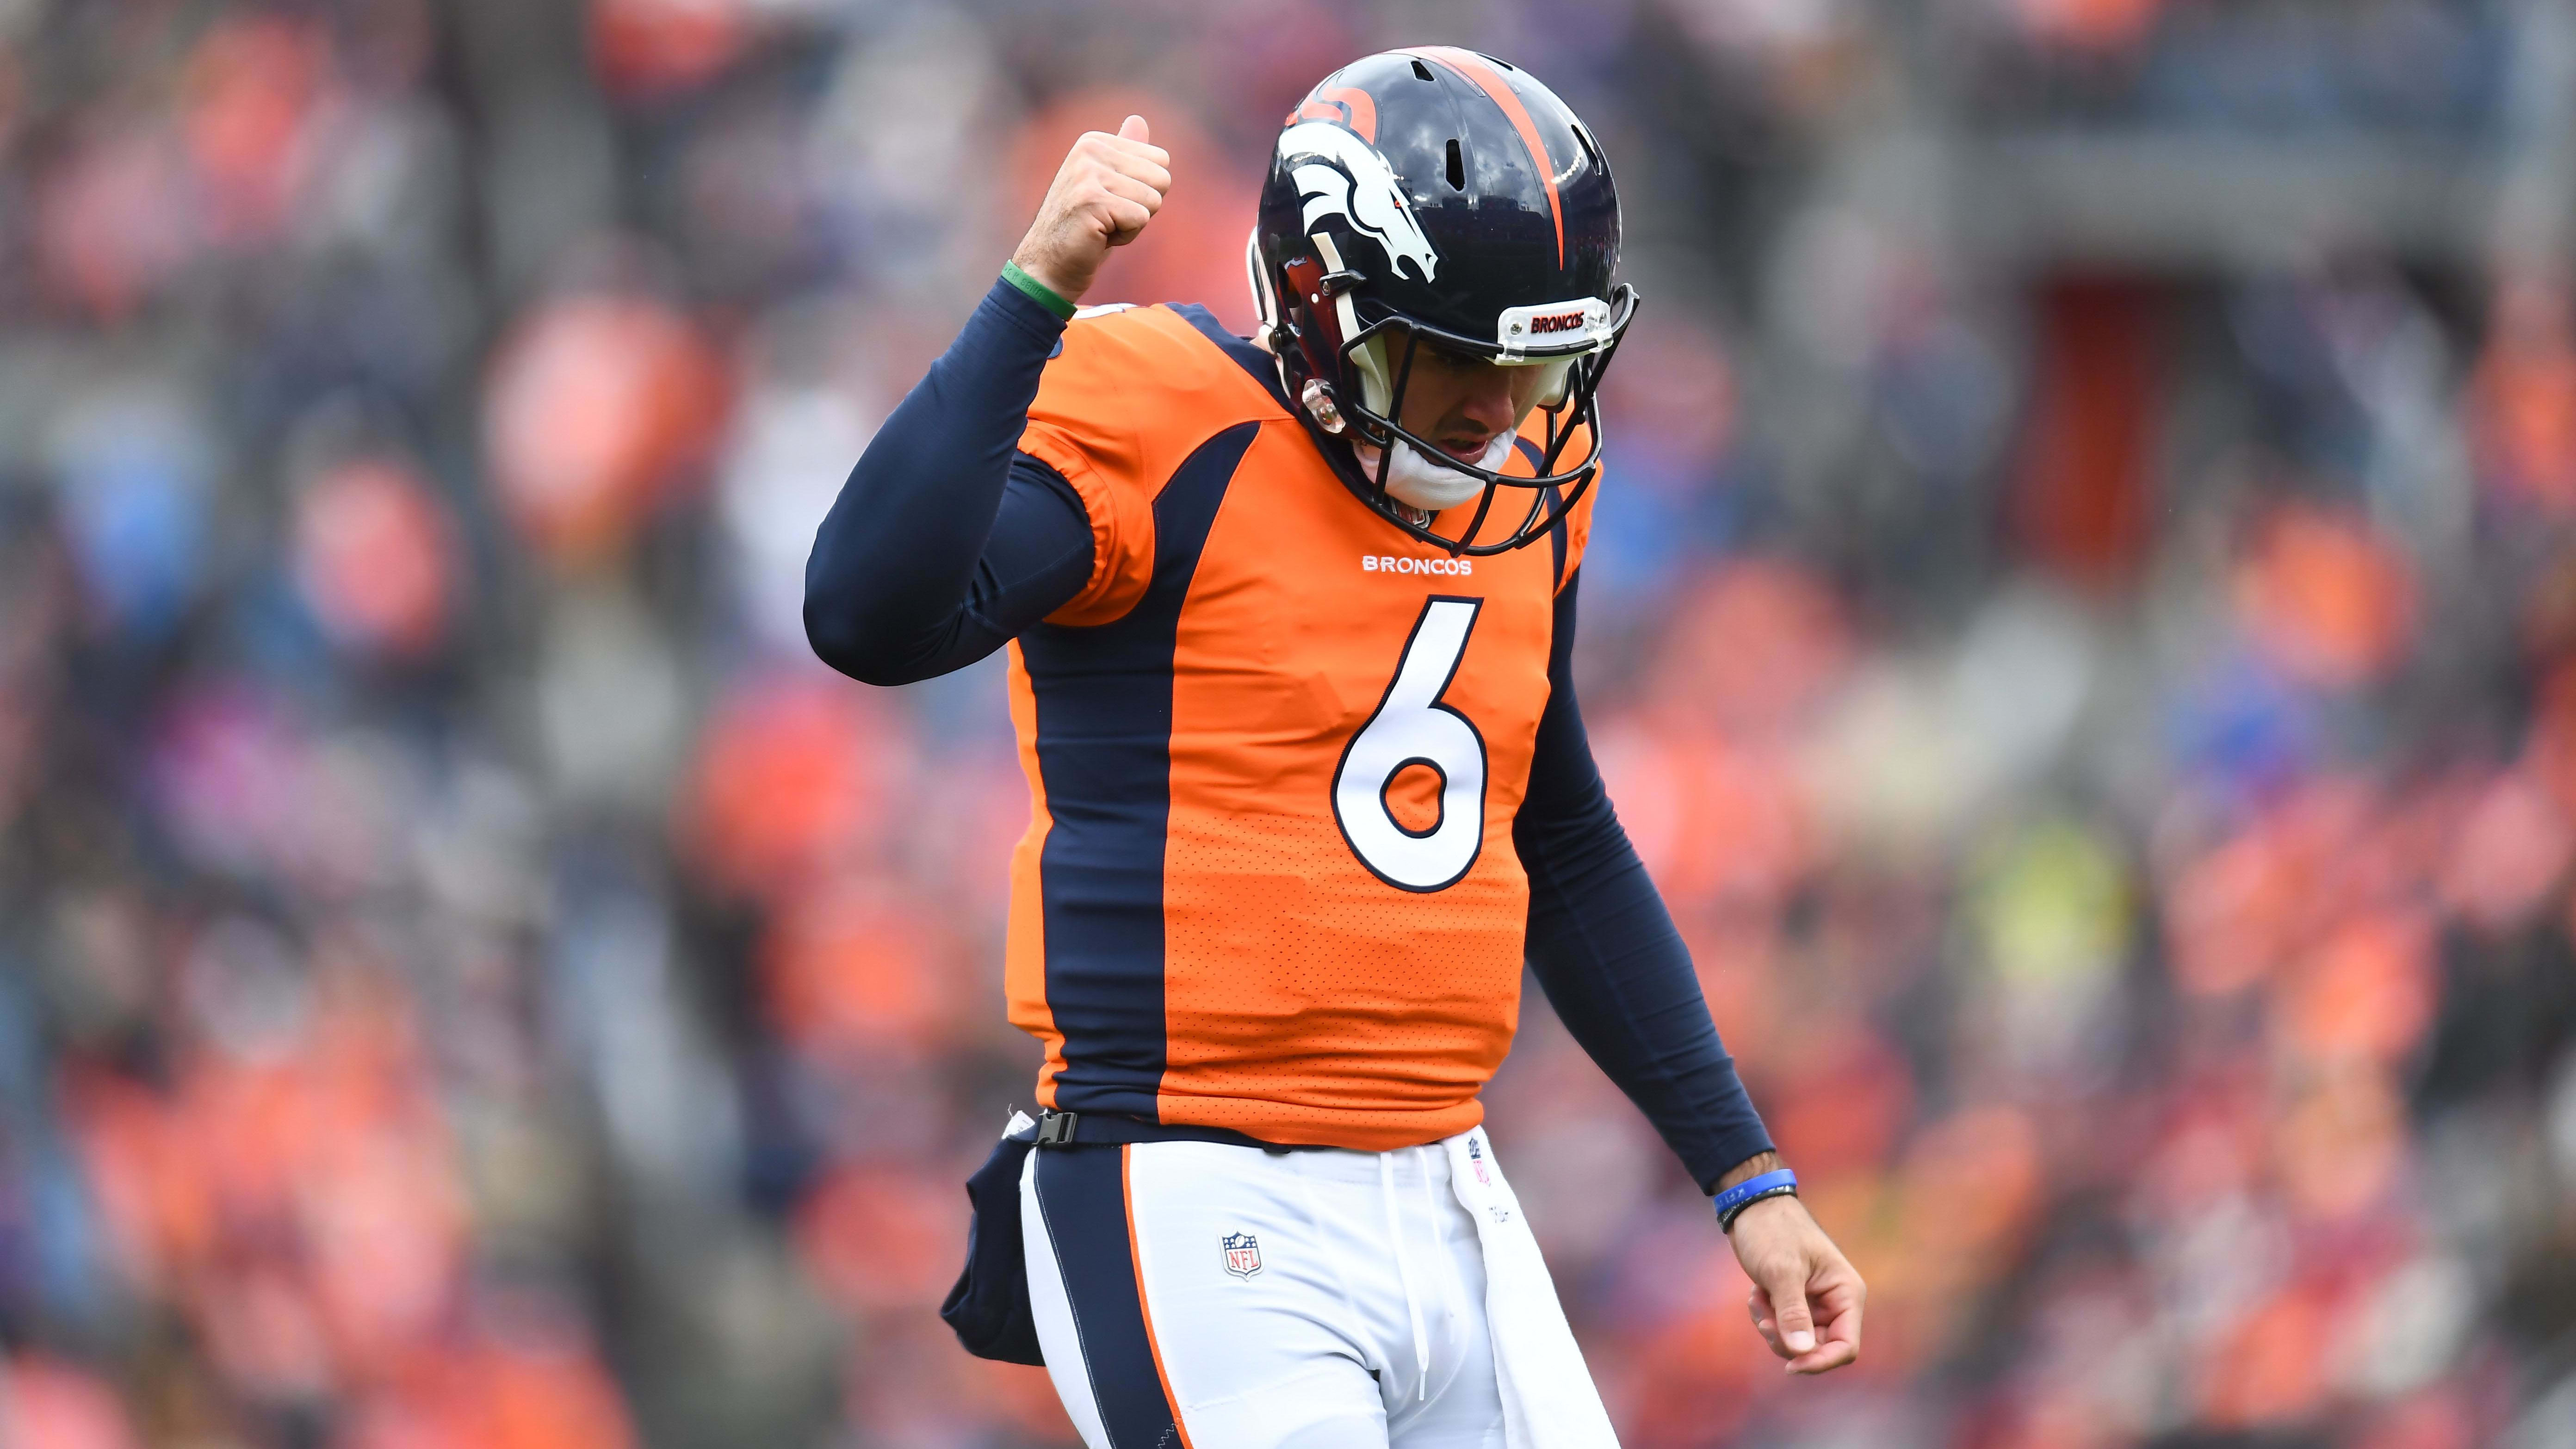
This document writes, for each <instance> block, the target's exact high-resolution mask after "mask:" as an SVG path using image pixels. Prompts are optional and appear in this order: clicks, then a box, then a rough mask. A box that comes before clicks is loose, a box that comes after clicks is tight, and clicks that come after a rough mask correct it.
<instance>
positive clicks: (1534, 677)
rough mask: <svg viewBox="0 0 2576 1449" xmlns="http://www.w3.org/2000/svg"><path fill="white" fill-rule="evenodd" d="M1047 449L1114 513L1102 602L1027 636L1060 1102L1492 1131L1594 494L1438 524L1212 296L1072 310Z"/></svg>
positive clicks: (1034, 421) (1104, 534) (1391, 1141)
mask: <svg viewBox="0 0 2576 1449" xmlns="http://www.w3.org/2000/svg"><path fill="white" fill-rule="evenodd" d="M1539 421H1540V415H1537V414H1533V415H1532V426H1531V427H1530V428H1528V429H1525V435H1524V438H1523V440H1522V441H1521V444H1520V446H1519V448H1518V450H1517V453H1518V456H1517V457H1516V460H1515V462H1514V464H1513V471H1515V472H1518V473H1520V474H1522V475H1523V476H1529V474H1530V472H1531V464H1532V462H1533V460H1534V459H1535V457H1536V449H1535V448H1534V447H1533V446H1532V445H1531V442H1530V437H1531V436H1532V435H1534V434H1535V432H1536V424H1537V423H1538V422H1539ZM1576 446H1580V443H1579V441H1578V443H1577V444H1576ZM1019 448H1020V450H1021V451H1022V452H1023V453H1026V454H1027V455H1029V456H1030V457H1033V458H1035V459H1037V460H1038V461H1040V462H1042V463H1044V464H1046V465H1047V466H1048V467H1050V468H1052V469H1053V470H1054V471H1055V472H1057V473H1058V474H1060V475H1061V476H1062V477H1063V478H1064V479H1065V481H1066V482H1067V483H1069V484H1070V485H1071V486H1072V488H1073V489H1074V490H1075V492H1076V493H1077V494H1078V495H1079V496H1080V498H1081V500H1082V503H1083V507H1084V511H1085V512H1086V513H1087V514H1088V516H1089V519H1090V523H1091V528H1092V535H1093V550H1092V570H1091V575H1090V578H1089V579H1088V580H1087V581H1086V583H1085V585H1084V587H1083V588H1082V590H1081V592H1080V593H1079V594H1078V595H1076V597H1074V598H1073V599H1072V600H1071V601H1070V602H1068V603H1066V604H1065V605H1063V606H1062V607H1061V608H1059V609H1057V610H1056V611H1055V613H1053V614H1052V615H1050V616H1049V617H1048V618H1047V620H1046V622H1044V623H1043V624H1040V625H1038V626H1036V627H1034V628H1031V629H1029V630H1027V631H1025V632H1024V633H1022V634H1021V635H1020V637H1019V638H1018V639H1017V640H1015V641H1014V642H1013V643H1012V645H1011V647H1010V651H1009V657H1010V669H1009V678H1010V699H1011V716H1012V721H1013V724H1014V727H1015V729H1016V732H1017V735H1018V740H1019V750H1020V758H1021V763H1022V766H1023V768H1024V769H1025V770H1026V772H1027V775H1028V779H1029V786H1030V794H1031V812H1030V813H1031V819H1030V824H1029V828H1028V831H1027V834H1026V835H1025V836H1024V837H1023V838H1022V839H1021V841H1020V842H1019V844H1018V846H1017V848H1016V850H1015V852H1014V855H1013V861H1012V873H1011V905H1010V925H1009V940H1008V947H1007V966H1006V985H1007V992H1008V995H1009V1000H1010V1014H1011V1020H1012V1022H1013V1023H1014V1024H1015V1025H1017V1026H1019V1027H1020V1028H1022V1029H1023V1030H1025V1031H1028V1032H1029V1033H1031V1034H1032V1035H1034V1036H1035V1037H1036V1038H1037V1039H1038V1040H1039V1041H1040V1042H1041V1043H1043V1045H1044V1047H1045V1050H1046V1060H1045V1065H1044V1066H1043V1068H1042V1069H1041V1071H1040V1075H1039V1086H1038V1100H1039V1101H1040V1102H1041V1103H1043V1104H1044V1105H1047V1106H1049V1107H1052V1108H1055V1109H1057V1110H1060V1111H1068V1112H1082V1111H1103V1112H1118V1113H1125V1114H1129V1115H1132V1116H1136V1117H1140V1118H1144V1119H1146V1120H1149V1121H1159V1122H1164V1123H1173V1124H1188V1125H1194V1126H1209V1127H1222V1128H1229V1129H1232V1130H1235V1131H1239V1132H1244V1133H1247V1134H1250V1135H1252V1136H1254V1137H1258V1138H1262V1139H1264V1140H1268V1141H1278V1142H1300V1143H1319V1144H1324V1145H1329V1146H1338V1147H1349V1148H1356V1149H1361V1150H1370V1151H1382V1150H1387V1149H1392V1148H1396V1147H1403V1146H1410V1145H1414V1144H1419V1143H1424V1142H1431V1141H1436V1140H1438V1139H1440V1138H1443V1137H1447V1136H1451V1135H1453V1134H1455V1133H1458V1132H1462V1131H1465V1130H1467V1129H1468V1128H1470V1127H1473V1126H1475V1125H1477V1124H1478V1122H1479V1121H1480V1120H1481V1116H1482V1111H1481V1107H1480V1105H1479V1103H1478V1102H1477V1100H1476V1094H1477V1092H1478V1091H1479V1090H1480V1089H1481V1088H1482V1086H1483V1085H1484V1083H1485V1082H1486V1081H1487V1080H1488V1079H1489V1078H1490V1077H1491V1076H1492V1074H1493V1072H1494V1070H1495V1068H1496V1067H1497V1066H1499V1065H1500V1064H1501V1062H1502V1059H1503V1056H1504V1054H1505V1052H1506V1051H1507V1050H1508V1049H1509V1047H1510V1043H1511V1038H1512V1035H1513V1031H1514V1029H1515V1027H1516V1025H1517V1022H1518V1017H1519V1007H1520V982H1521V967H1522V947H1523V938H1524V930H1525V926H1526V921H1527V916H1528V909H1529V884H1528V880H1527V878H1526V877H1525V876H1524V875H1523V873H1522V869H1521V863H1520V861H1519V859H1518V857H1517V855H1516V854H1515V852H1514V850H1513V847H1512V819H1513V814H1514V812H1515V810H1516V809H1517V808H1518V806H1519V805H1520V802H1521V799H1522V795H1523V792H1524V790H1525V788H1526V786H1527V783H1528V778H1529V769H1530V761H1531V756H1532V746H1533V740H1534V737H1535V735H1536V732H1537V728H1538V724H1539V719H1540V715H1541V713H1542V712H1543V711H1544V709H1545V708H1546V705H1547V701H1548V692H1549V684H1548V672H1547V671H1548V658H1549V649H1550V646H1551V643H1552V642H1553V641H1552V631H1553V627H1554V624H1553V621H1554V617H1555V611H1554V608H1553V604H1554V600H1555V596H1556V594H1557V591H1558V590H1559V589H1560V588H1561V587H1562V586H1563V584H1564V581H1565V580H1566V579H1567V578H1568V577H1570V576H1571V575H1572V573H1573V571H1574V569H1575V567H1576V566H1577V565H1578V564H1579V563H1580V561H1581V557H1582V553H1583V547H1584V542H1585V540H1586V538H1587V537H1588V534H1589V530H1590V523H1591V502H1592V499H1591V496H1590V494H1589V493H1587V494H1586V496H1585V497H1584V498H1582V499H1581V500H1579V501H1578V502H1577V504H1576V506H1575V507H1574V508H1573V509H1572V510H1571V512H1570V513H1569V515H1568V518H1567V521H1566V526H1565V527H1563V528H1561V529H1559V530H1557V531H1555V532H1554V533H1553V534H1551V536H1550V538H1549V540H1548V541H1547V542H1543V543H1539V544H1534V545H1532V546H1530V547H1526V548H1522V549H1519V550H1515V551H1513V552H1510V553H1506V554H1500V555H1495V556H1491V557H1486V558H1452V557H1450V556H1448V555H1447V554H1445V553H1443V552H1441V551H1440V550H1438V549H1435V548H1432V547H1429V546H1427V545H1424V544H1421V543H1419V542H1417V541H1415V540H1413V539H1411V538H1409V537H1407V536H1406V535H1404V534H1403V533H1401V532H1399V531H1398V530H1397V529H1395V528H1394V527H1393V526H1392V525H1391V524H1389V523H1387V522H1386V521H1385V520H1384V519H1382V518H1380V517H1379V516H1378V515H1377V514H1376V513H1375V512H1373V511H1372V510H1371V509H1369V508H1368V507H1367V506H1366V505H1364V504H1362V503H1361V502H1360V501H1359V500H1358V499H1357V498H1355V497H1353V496H1352V495H1351V493H1350V492H1349V491H1348V490H1347V489H1346V488H1345V487H1344V485H1343V484H1342V482H1341V481H1340V479H1339V477H1338V476H1337V475H1336V474H1335V473H1334V472H1333V470H1332V468H1331V467H1330V466H1329V465H1328V464H1327V463H1326V461H1325V460H1324V458H1323V457H1322V456H1321V454H1320V453H1319V452H1318V451H1317V448H1316V445H1315V442H1314V441H1313V439H1312V438H1311V437H1310V436H1309V435H1308V433H1307V431H1306V429H1305V427H1304V426H1303V425H1302V424H1301V423H1300V422H1299V421H1298V420H1297V419H1296V418H1295V417H1294V416H1293V415H1292V414H1291V413H1290V412H1289V410H1288V407H1287V404H1286V400H1285V399H1284V398H1283V397H1282V396H1281V394H1280V393H1279V391H1278V385H1277V382H1276V373H1275V370H1274V369H1273V366H1272V363H1271V359H1270V358H1269V357H1268V355H1267V354H1264V353H1262V352H1261V351H1259V350H1258V349H1257V348H1254V347H1252V346H1251V345H1250V344H1249V343H1246V342H1244V341H1243V340H1242V339H1239V338H1235V337H1233V336H1231V335H1230V334H1228V333H1226V332H1225V331H1224V330H1223V328H1222V327H1221V326H1220V325H1219V324H1217V323H1216V321H1215V320H1214V319H1213V318H1212V317H1210V316H1209V315H1208V314H1207V313H1206V312H1205V311H1204V310H1203V309H1199V308H1195V307H1171V306H1156V307H1139V308H1130V309H1123V310H1116V311H1107V312H1104V313H1100V314H1086V315H1085V316H1083V317H1081V318H1079V319H1077V320H1076V321H1075V322H1074V323H1073V324H1072V325H1071V326H1070V327H1069V328H1067V329H1066V331H1065V334H1064V338H1063V341H1062V344H1061V347H1060V349H1059V351H1058V352H1057V353H1056V354H1055V355H1053V356H1052V357H1051V358H1050V359H1049V361H1048V362H1047V364H1046V367H1045V370H1044V372H1043V374H1042V378H1041V381H1040V384H1039V388H1038V394H1037V398H1036V401H1035V403H1034V405H1033V406H1032V407H1031V408H1030V410H1029V413H1028V422H1027V426H1026V429H1025V431H1024V433H1023V434H1022V436H1021V439H1020V443H1019ZM1533 496H1535V495H1533ZM1510 501H1511V496H1510V494H1508V493H1507V494H1505V495H1504V496H1503V497H1502V498H1501V499H1498V500H1497V505H1496V506H1497V510H1498V511H1500V510H1501V509H1502V508H1503V507H1504V506H1505V505H1506V504H1508V503H1509V502H1510ZM1466 517H1467V515H1465V514H1461V515H1459V516H1456V517H1451V518H1444V519H1443V520H1442V526H1443V528H1444V529H1445V530H1449V531H1452V532H1454V531H1455V529H1456V528H1458V527H1459V526H1461V525H1463V523H1464V522H1465V519H1466ZM1518 521H1519V519H1518V518H1517V517H1513V518H1510V519H1502V520H1489V524H1488V529H1489V532H1488V534H1487V536H1500V535H1499V529H1500V528H1504V527H1508V526H1510V525H1512V524H1515V523H1517V522H1518Z"/></svg>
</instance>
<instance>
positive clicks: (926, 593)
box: [805, 282, 1064, 683]
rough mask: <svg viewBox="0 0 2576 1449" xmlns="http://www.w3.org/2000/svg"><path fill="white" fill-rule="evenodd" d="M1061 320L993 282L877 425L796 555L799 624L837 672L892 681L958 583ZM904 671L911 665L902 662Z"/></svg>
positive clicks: (941, 615)
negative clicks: (806, 553) (801, 576)
mask: <svg viewBox="0 0 2576 1449" xmlns="http://www.w3.org/2000/svg"><path fill="white" fill-rule="evenodd" d="M1063 331H1064V323H1063V321H1062V320H1061V319H1060V318H1058V317H1057V316H1055V314H1053V313H1052V312H1050V311H1048V310H1047V309H1046V308H1044V307H1042V306H1040V305H1039V304H1038V303H1037V302H1035V301H1033V300H1031V299H1030V298H1029V297H1028V296H1027V295H1026V294H1025V293H1023V292H1021V291H1020V290H1019V289H1018V288H1016V287H1014V286H1011V285H1010V284H1008V283H1002V282H997V283H995V284H994V288H993V290H992V291H991V292H990V293H988V294H987V295H986V296H985V298H984V301H983V302H982V304H980V305H979V306H977V307H976V309H975V313H974V315H973V316H972V317H971V318H969V319H968V320H967V323H966V326H965V328H964V329H963V330H962V331H960V332H959V333H958V336H957V340H956V342H954V343H953V344H951V345H950V347H949V349H948V351H947V352H946V353H944V354H943V355H942V356H941V357H940V359H939V360H938V361H937V362H935V363H933V364H932V365H931V368H930V372H929V374H928V375H927V376H925V377H924V378H923V379H922V380H921V383H920V384H919V385H918V386H916V387H915V388H913V390H912V392H911V393H910V394H909V395H908V396H906V397H905V398H904V400H903V402H902V404H901V405H899V406H898V407H896V409H895V410H894V413H893V414H892V415H891V416H890V417H888V418H887V419H886V421H885V425H884V426H883V427H881V428H879V429H878V430H877V435H876V437H875V438H874V440H872V441H871V442H870V443H869V444H868V447H867V451H866V452H865V453H864V454H863V455H862V456H861V457H860V459H859V462H858V466H856V467H855V468H853V469H851V471H850V476H849V480H848V481H847V482H845V483H844V484H843V485H842V487H841V493H840V496H839V497H838V498H837V499H835V500H834V501H833V504H832V509H831V512H830V513H829V514H828V515H826V516H825V518H824V520H823V525H822V527H821V528H820V529H819V530H818V531H817V532H816V534H815V537H814V552H813V555H812V556H811V557H810V558H809V559H808V560H807V562H806V565H805V632H806V637H807V639H808V640H809V641H810V642H811V643H812V644H813V646H814V652H815V653H816V654H817V655H819V656H820V657H821V658H822V659H823V660H824V662H826V663H828V664H830V665H831V666H832V667H833V668H835V669H838V670H840V671H842V672H843V673H845V674H850V675H853V676H855V677H857V678H860V679H864V680H867V681H869V682H870V683H896V682H900V680H901V677H902V676H904V675H905V674H907V673H909V672H910V671H911V670H913V669H915V668H917V667H918V664H919V660H920V658H921V656H922V653H923V648H924V641H925V640H928V639H932V638H933V637H934V636H936V635H937V634H939V633H940V632H941V631H942V630H943V629H946V628H948V627H950V625H949V624H948V622H947V621H949V620H951V619H952V618H953V617H954V616H955V615H956V613H957V611H958V610H959V608H960V607H961V605H963V604H964V603H965V602H966V601H967V599H968V597H969V594H970V593H971V591H972V589H973V587H974V584H975V581H976V570H977V566H978V563H979V561H980V560H981V559H982V558H983V554H984V549H985V544H986V542H987V541H988V540H989V539H990V538H991V536H992V533H993V529H994V522H995V519H996V517H997V516H998V515H999V514H1000V512H1001V509H1002V502H1003V494H1004V489H1005V487H1006V485H1007V484H1008V483H1009V480H1010V474H1011V462H1012V457H1013V454H1014V453H1015V451H1016V450H1017V447H1018V445H1019V440H1020V435H1021V433H1022V432H1023V431H1024V430H1025V429H1026V427H1027V425H1028V412H1029V404H1030V403H1031V402H1032V401H1034V400H1035V399H1036V397H1037V390H1038V378H1039V374H1040V373H1041V372H1043V371H1044V369H1045V367H1046V360H1047V354H1048V352H1049V350H1050V349H1052V348H1053V347H1054V346H1055V343H1056V341H1057V339H1058V338H1059V337H1061V336H1062V334H1063ZM914 677H918V676H917V675H915V676H914Z"/></svg>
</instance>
